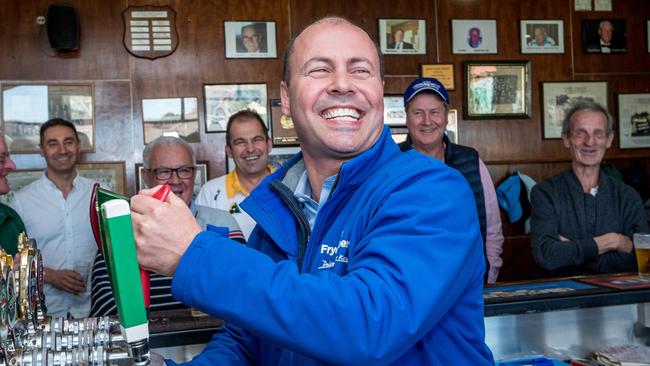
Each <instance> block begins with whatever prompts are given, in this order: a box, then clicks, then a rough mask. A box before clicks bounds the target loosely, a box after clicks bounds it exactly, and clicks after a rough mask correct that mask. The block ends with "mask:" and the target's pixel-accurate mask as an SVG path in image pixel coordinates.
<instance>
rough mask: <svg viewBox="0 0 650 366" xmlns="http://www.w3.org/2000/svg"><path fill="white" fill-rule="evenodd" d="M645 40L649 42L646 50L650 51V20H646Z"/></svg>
mask: <svg viewBox="0 0 650 366" xmlns="http://www.w3.org/2000/svg"><path fill="white" fill-rule="evenodd" d="M645 41H646V43H647V45H646V46H647V48H646V52H648V53H650V20H646V21H645Z"/></svg>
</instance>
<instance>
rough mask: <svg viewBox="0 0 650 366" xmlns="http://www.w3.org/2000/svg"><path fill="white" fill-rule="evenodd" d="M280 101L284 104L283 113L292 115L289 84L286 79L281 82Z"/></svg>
mask: <svg viewBox="0 0 650 366" xmlns="http://www.w3.org/2000/svg"><path fill="white" fill-rule="evenodd" d="M280 103H281V106H282V113H283V114H284V115H287V116H291V108H290V106H289V86H288V85H287V83H285V82H284V81H281V82H280Z"/></svg>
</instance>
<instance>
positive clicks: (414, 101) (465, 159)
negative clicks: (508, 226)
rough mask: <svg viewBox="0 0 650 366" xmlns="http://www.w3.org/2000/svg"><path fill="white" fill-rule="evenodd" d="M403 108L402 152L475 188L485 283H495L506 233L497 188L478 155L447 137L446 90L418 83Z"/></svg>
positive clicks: (422, 80) (420, 80)
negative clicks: (435, 163)
mask: <svg viewBox="0 0 650 366" xmlns="http://www.w3.org/2000/svg"><path fill="white" fill-rule="evenodd" d="M404 108H406V127H407V128H408V130H409V135H408V138H407V139H406V141H405V142H403V143H402V144H401V145H400V148H401V149H402V151H407V150H410V149H412V148H413V149H415V150H417V151H419V152H421V153H423V154H425V155H428V156H431V157H434V158H436V159H438V160H442V161H443V162H444V163H445V164H447V165H448V166H450V167H452V168H454V169H456V170H458V171H459V172H460V173H461V174H462V175H463V176H464V177H465V179H466V180H467V182H468V183H469V185H470V187H471V188H472V192H473V193H474V199H475V201H476V209H477V211H478V217H479V223H480V225H481V235H482V237H483V243H485V256H486V258H487V262H488V265H489V267H488V268H489V269H488V271H487V278H486V280H487V282H488V283H494V282H496V280H497V276H498V275H499V269H501V265H502V264H503V261H502V259H501V252H502V251H503V249H502V246H503V233H502V231H501V215H500V213H499V204H498V202H497V198H496V192H495V190H494V184H493V183H492V178H491V177H490V173H489V172H488V170H487V167H486V166H485V164H484V163H483V161H482V160H481V159H480V158H479V156H478V152H477V151H476V150H474V149H473V148H471V147H467V146H462V145H458V144H454V143H452V142H451V141H450V140H449V138H448V137H447V136H446V135H445V129H446V128H447V112H448V111H449V95H448V94H447V90H445V87H444V86H443V85H442V83H441V82H440V81H438V80H437V79H433V78H418V79H415V80H414V81H413V82H412V83H411V85H409V86H408V88H406V91H405V92H404Z"/></svg>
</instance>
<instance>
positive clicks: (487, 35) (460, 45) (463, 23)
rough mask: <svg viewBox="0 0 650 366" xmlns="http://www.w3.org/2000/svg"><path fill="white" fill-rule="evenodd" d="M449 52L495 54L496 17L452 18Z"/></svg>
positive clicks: (496, 49) (496, 48)
mask: <svg viewBox="0 0 650 366" xmlns="http://www.w3.org/2000/svg"><path fill="white" fill-rule="evenodd" d="M451 45H452V46H451V53H453V54H497V53H499V52H498V46H497V45H498V37H497V21H496V19H452V20H451Z"/></svg>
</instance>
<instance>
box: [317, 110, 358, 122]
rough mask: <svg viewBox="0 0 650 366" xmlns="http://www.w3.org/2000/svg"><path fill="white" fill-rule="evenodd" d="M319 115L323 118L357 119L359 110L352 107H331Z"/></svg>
mask: <svg viewBox="0 0 650 366" xmlns="http://www.w3.org/2000/svg"><path fill="white" fill-rule="evenodd" d="M321 116H322V117H323V118H325V119H339V120H348V121H355V120H358V119H359V112H357V111H356V110H355V109H352V108H333V109H328V110H326V111H325V112H323V113H322V115H321Z"/></svg>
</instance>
